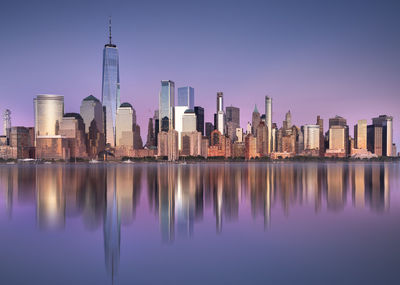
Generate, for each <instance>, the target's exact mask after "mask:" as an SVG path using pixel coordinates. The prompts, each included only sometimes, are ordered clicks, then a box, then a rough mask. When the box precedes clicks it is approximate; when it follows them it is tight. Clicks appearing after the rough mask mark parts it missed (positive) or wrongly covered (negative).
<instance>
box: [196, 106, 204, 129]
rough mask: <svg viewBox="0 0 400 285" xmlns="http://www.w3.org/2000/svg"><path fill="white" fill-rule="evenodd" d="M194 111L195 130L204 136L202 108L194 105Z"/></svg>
mask: <svg viewBox="0 0 400 285" xmlns="http://www.w3.org/2000/svg"><path fill="white" fill-rule="evenodd" d="M194 113H195V114H196V118H197V126H196V130H197V131H198V132H200V133H201V135H202V136H204V108H203V107H200V106H195V107H194Z"/></svg>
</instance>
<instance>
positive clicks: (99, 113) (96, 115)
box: [80, 95, 104, 133]
mask: <svg viewBox="0 0 400 285" xmlns="http://www.w3.org/2000/svg"><path fill="white" fill-rule="evenodd" d="M80 115H81V117H82V119H83V122H84V123H85V133H89V128H90V125H91V124H92V122H93V121H94V123H95V124H96V127H97V130H98V131H99V132H100V133H104V126H103V125H104V124H103V123H104V120H103V107H102V106H101V103H100V101H99V99H97V98H96V97H94V96H93V95H90V96H88V97H86V98H85V99H83V100H82V103H81V107H80Z"/></svg>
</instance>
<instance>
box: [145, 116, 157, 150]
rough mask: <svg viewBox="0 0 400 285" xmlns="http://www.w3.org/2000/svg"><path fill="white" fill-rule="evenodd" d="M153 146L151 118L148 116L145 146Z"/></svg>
mask: <svg viewBox="0 0 400 285" xmlns="http://www.w3.org/2000/svg"><path fill="white" fill-rule="evenodd" d="M154 146H155V138H154V126H153V118H149V124H148V126H147V141H146V147H148V148H151V147H154Z"/></svg>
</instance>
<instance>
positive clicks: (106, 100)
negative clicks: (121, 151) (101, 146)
mask: <svg viewBox="0 0 400 285" xmlns="http://www.w3.org/2000/svg"><path fill="white" fill-rule="evenodd" d="M119 89H120V84H119V56H118V49H117V46H116V45H114V44H112V43H111V28H110V42H109V43H108V44H106V45H105V46H104V50H103V84H102V97H101V101H102V104H103V110H104V115H105V120H104V122H105V126H104V130H105V135H106V144H110V146H111V147H114V146H115V117H116V113H117V108H118V107H119V105H120V98H119V96H120V95H119Z"/></svg>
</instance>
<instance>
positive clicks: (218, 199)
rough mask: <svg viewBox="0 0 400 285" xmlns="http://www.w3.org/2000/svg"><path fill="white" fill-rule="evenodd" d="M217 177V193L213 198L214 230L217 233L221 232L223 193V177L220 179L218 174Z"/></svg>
mask: <svg viewBox="0 0 400 285" xmlns="http://www.w3.org/2000/svg"><path fill="white" fill-rule="evenodd" d="M218 174H219V175H218V176H217V193H216V198H215V200H216V201H215V207H216V209H215V210H216V211H215V218H216V229H217V233H221V232H222V191H223V185H222V184H223V182H224V181H223V175H222V177H221V173H219V172H218Z"/></svg>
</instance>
